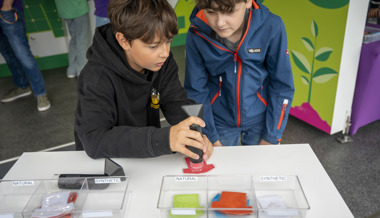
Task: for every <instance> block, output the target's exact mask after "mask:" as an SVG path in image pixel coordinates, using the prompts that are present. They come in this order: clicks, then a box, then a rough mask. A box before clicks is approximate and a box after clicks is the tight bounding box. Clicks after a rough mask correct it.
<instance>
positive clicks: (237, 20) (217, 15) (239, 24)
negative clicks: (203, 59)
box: [204, 0, 252, 43]
mask: <svg viewBox="0 0 380 218" xmlns="http://www.w3.org/2000/svg"><path fill="white" fill-rule="evenodd" d="M211 6H212V8H218V5H217V4H216V3H215V1H214V2H212V4H211ZM251 7H252V0H248V1H247V2H240V3H237V4H236V5H235V9H234V11H232V12H230V13H227V12H226V13H221V12H220V11H215V10H213V9H210V8H205V9H204V12H205V15H206V18H207V21H208V24H209V25H210V27H211V28H212V29H213V30H214V31H215V32H216V33H217V34H218V35H219V36H220V37H222V38H226V39H228V40H229V41H231V42H234V43H235V42H237V41H238V40H239V39H240V38H241V35H242V33H243V28H244V16H245V11H246V9H247V8H251Z"/></svg>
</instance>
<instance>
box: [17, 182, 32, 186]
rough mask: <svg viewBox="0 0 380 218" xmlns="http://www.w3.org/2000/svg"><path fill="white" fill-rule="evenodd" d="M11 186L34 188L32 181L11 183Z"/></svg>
mask: <svg viewBox="0 0 380 218" xmlns="http://www.w3.org/2000/svg"><path fill="white" fill-rule="evenodd" d="M12 186H34V181H12Z"/></svg>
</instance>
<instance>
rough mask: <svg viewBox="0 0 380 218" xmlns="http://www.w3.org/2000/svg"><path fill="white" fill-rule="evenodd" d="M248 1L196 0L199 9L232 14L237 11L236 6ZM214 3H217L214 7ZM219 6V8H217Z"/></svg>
mask: <svg viewBox="0 0 380 218" xmlns="http://www.w3.org/2000/svg"><path fill="white" fill-rule="evenodd" d="M247 1H248V0H196V2H197V6H198V8H199V9H212V10H213V11H215V12H218V11H220V12H221V13H230V12H232V11H234V10H235V5H236V4H237V3H240V2H247ZM213 3H215V4H214V5H213ZM215 6H217V7H215Z"/></svg>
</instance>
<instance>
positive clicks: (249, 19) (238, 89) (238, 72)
mask: <svg viewBox="0 0 380 218" xmlns="http://www.w3.org/2000/svg"><path fill="white" fill-rule="evenodd" d="M256 6H257V5H256ZM256 6H255V8H257V7H256ZM251 16H252V11H251V13H250V14H249V17H248V24H247V29H246V31H245V33H244V35H243V37H242V38H241V41H240V43H239V45H238V47H237V49H236V51H235V52H232V51H230V50H228V49H225V48H222V47H220V46H218V45H216V44H215V43H213V42H211V41H210V40H209V39H207V38H206V37H204V36H203V35H202V34H200V33H198V31H196V30H194V32H195V33H196V34H197V35H199V36H200V37H202V38H203V39H205V40H206V41H208V42H209V43H211V44H212V45H214V46H215V47H217V48H219V49H221V50H224V51H227V52H230V53H232V54H233V55H234V62H235V69H234V73H235V74H236V73H237V85H236V105H237V108H236V110H237V112H236V119H237V121H236V126H237V127H240V125H241V115H240V78H241V68H242V62H241V59H240V57H239V56H238V55H237V53H238V51H239V49H240V46H241V44H242V43H243V41H244V39H245V36H246V35H247V32H248V31H247V30H248V29H249V27H250V24H251ZM236 62H237V63H238V67H237V69H236ZM219 85H220V84H219ZM217 95H218V94H217ZM217 95H216V96H217ZM215 99H216V97H215V96H214V98H213V99H212V101H211V104H212V103H213V102H214V101H215Z"/></svg>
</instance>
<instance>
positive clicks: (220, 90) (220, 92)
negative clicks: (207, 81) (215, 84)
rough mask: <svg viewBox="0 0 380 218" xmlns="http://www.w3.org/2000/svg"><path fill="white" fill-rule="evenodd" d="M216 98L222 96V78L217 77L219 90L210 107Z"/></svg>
mask: <svg viewBox="0 0 380 218" xmlns="http://www.w3.org/2000/svg"><path fill="white" fill-rule="evenodd" d="M218 96H222V76H219V89H218V92H217V93H216V94H215V95H214V97H213V98H212V100H211V103H210V104H211V105H212V104H213V103H214V101H215V100H216V99H217V98H218Z"/></svg>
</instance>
